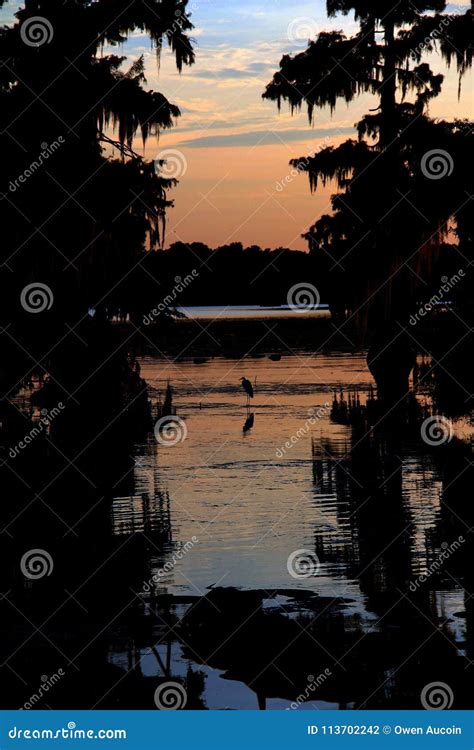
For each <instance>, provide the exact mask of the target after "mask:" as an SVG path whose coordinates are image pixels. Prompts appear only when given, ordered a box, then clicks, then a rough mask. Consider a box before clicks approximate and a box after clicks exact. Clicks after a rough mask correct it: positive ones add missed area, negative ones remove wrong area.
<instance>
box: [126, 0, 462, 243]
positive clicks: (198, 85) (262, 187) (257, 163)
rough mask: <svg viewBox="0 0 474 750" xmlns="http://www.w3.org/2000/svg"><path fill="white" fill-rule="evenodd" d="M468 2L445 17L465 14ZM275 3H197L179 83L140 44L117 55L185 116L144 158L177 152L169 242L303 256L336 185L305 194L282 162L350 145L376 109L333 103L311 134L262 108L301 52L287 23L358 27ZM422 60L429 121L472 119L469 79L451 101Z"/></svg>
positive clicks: (449, 84)
mask: <svg viewBox="0 0 474 750" xmlns="http://www.w3.org/2000/svg"><path fill="white" fill-rule="evenodd" d="M467 4H468V3H467V0H464V1H463V2H462V3H457V4H456V6H455V8H453V7H451V8H450V9H451V10H456V11H458V12H461V11H462V9H463V8H464V7H466V6H467ZM191 5H193V4H191ZM283 5H284V6H285V7H282V6H281V5H278V6H276V5H275V2H274V0H261V2H260V3H255V2H253V0H245V1H244V2H240V3H236V2H234V0H227V2H226V3H224V2H216V0H212V2H211V0H200V2H198V3H195V4H194V7H195V10H194V11H193V21H194V23H195V25H196V31H195V33H194V36H195V37H196V42H197V49H196V64H195V65H194V66H193V67H192V68H190V69H186V70H184V71H183V73H182V75H181V76H180V75H178V74H177V72H176V70H175V68H174V64H173V61H172V59H171V57H170V56H169V55H168V54H167V53H164V56H163V60H162V64H161V69H160V73H159V76H158V72H157V67H156V60H155V59H154V52H153V51H152V50H150V48H149V45H148V43H147V42H146V41H145V39H144V38H141V37H140V35H138V36H137V38H135V39H133V40H132V42H131V43H129V45H127V47H130V49H128V48H127V49H125V50H124V52H125V53H127V54H128V55H130V56H132V54H133V55H135V54H137V53H143V54H144V55H145V58H146V66H147V78H148V85H149V86H150V87H151V88H153V89H155V90H156V89H159V90H161V91H163V93H165V94H166V95H167V96H168V98H170V99H171V100H172V101H173V102H175V103H177V104H178V105H179V106H180V108H181V110H182V116H181V118H180V119H179V122H178V127H177V128H175V129H173V130H170V131H166V132H165V133H163V134H162V137H161V139H160V142H159V144H158V145H157V144H156V142H154V139H151V140H150V141H149V143H148V144H147V148H146V155H147V157H148V158H155V157H156V156H157V155H158V154H160V153H161V152H162V151H163V150H164V149H173V150H178V152H179V155H178V159H179V160H180V165H179V166H180V168H182V166H183V164H185V166H186V171H185V173H183V174H182V175H181V178H180V184H179V186H178V187H177V188H176V189H175V190H174V191H173V193H172V197H173V198H174V200H175V208H174V209H172V210H171V211H170V212H169V216H168V243H170V242H173V241H175V240H178V239H179V240H184V241H187V242H190V241H193V240H196V241H202V242H206V243H208V244H209V245H210V246H216V245H218V244H224V243H226V242H232V241H241V242H242V243H244V244H248V245H250V244H258V245H261V246H263V247H278V246H288V247H291V248H298V249H306V246H305V242H304V240H303V239H302V238H301V233H302V232H304V231H305V230H306V229H307V228H308V226H310V225H311V224H312V223H313V222H314V221H315V219H317V218H318V217H319V216H320V215H321V213H324V212H328V211H329V210H330V205H329V198H330V195H331V192H333V191H334V186H328V187H327V188H326V189H318V193H317V194H316V195H313V196H311V194H310V192H309V186H308V180H307V177H306V175H298V176H295V177H292V176H291V167H290V166H289V165H288V162H289V159H291V158H293V157H298V156H303V155H305V154H307V153H309V152H310V151H311V150H314V149H315V148H318V147H324V145H326V144H334V145H337V144H338V143H340V142H341V141H342V140H345V139H346V138H348V137H351V136H352V137H355V131H354V123H355V122H356V121H357V120H358V119H360V117H361V116H362V114H363V113H364V112H366V111H367V109H368V108H369V107H372V106H374V101H375V100H374V99H372V98H371V97H370V96H365V95H364V96H363V97H360V98H359V99H358V100H356V101H355V102H353V103H352V104H350V105H349V106H348V105H346V104H345V103H344V102H342V103H339V104H338V106H337V107H336V110H335V112H334V113H333V114H332V116H331V114H330V112H329V111H318V112H317V113H316V122H315V126H314V128H311V127H310V126H309V125H308V121H307V118H306V114H305V113H304V112H302V113H300V114H297V115H295V116H294V117H291V115H290V113H289V112H288V111H287V109H286V108H285V105H283V110H282V112H281V113H280V114H279V113H278V110H277V107H276V105H275V104H273V103H271V102H267V101H263V100H262V98H261V94H262V91H263V90H264V87H265V84H266V83H267V82H268V81H269V80H270V79H271V76H272V73H273V72H274V71H275V70H277V68H278V61H279V59H280V57H281V55H282V53H286V52H290V51H293V52H299V51H300V50H301V49H302V48H303V46H305V45H304V41H302V40H298V39H295V38H293V37H292V31H291V29H293V28H294V24H295V20H296V22H297V23H301V22H302V21H304V23H303V27H304V28H306V26H307V25H308V24H309V25H310V29H311V30H312V31H314V32H315V33H317V32H318V31H320V30H322V29H323V28H324V29H331V28H341V27H344V29H345V30H346V31H347V32H348V33H350V32H351V31H352V30H354V29H355V28H356V27H355V25H354V24H353V22H351V20H350V19H347V18H337V19H331V21H328V20H327V19H326V15H325V10H324V9H325V2H324V1H323V0H312V1H311V2H299V1H298V2H293V3H285V4H283ZM224 7H225V13H224V12H223V9H224ZM305 24H306V26H305ZM429 61H430V63H431V64H432V67H433V69H434V70H435V71H436V72H443V73H445V74H446V76H447V77H446V80H445V83H444V87H443V93H442V95H441V96H440V97H438V99H435V100H434V101H433V102H432V105H431V114H432V116H434V117H446V118H450V119H452V118H454V117H468V116H471V117H472V101H473V99H472V76H471V75H470V74H468V75H467V76H466V77H465V79H464V82H463V96H462V99H461V102H459V101H458V99H457V85H458V81H457V74H456V71H455V70H452V71H447V70H446V69H445V68H444V65H443V62H442V61H441V59H439V58H437V57H436V56H431V59H430V60H429ZM285 178H286V179H285ZM282 181H283V183H282ZM282 184H283V187H282Z"/></svg>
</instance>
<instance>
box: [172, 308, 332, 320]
mask: <svg viewBox="0 0 474 750" xmlns="http://www.w3.org/2000/svg"><path fill="white" fill-rule="evenodd" d="M178 311H179V312H181V313H183V315H185V316H186V317H187V318H192V319H193V320H238V319H242V318H244V319H251V320H255V319H257V320H258V319H262V318H298V317H300V318H301V317H306V318H329V317H330V312H329V308H328V305H324V304H319V305H318V306H317V308H315V309H306V308H305V307H304V306H303V307H301V308H300V309H295V307H289V306H288V305H279V306H276V307H265V306H262V305H228V306H226V307H225V306H223V305H220V306H219V305H215V306H212V305H210V306H207V307H204V306H201V307H198V306H196V307H178Z"/></svg>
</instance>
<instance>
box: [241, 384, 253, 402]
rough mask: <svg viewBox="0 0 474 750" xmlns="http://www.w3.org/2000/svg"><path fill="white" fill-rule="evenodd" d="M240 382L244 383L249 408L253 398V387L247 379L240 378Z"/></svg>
mask: <svg viewBox="0 0 474 750" xmlns="http://www.w3.org/2000/svg"><path fill="white" fill-rule="evenodd" d="M240 382H241V383H242V388H243V389H244V391H245V393H246V394H247V406H249V404H250V399H251V398H253V385H252V383H251V382H250V380H248V379H247V378H240Z"/></svg>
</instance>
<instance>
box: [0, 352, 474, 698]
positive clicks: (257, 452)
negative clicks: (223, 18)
mask: <svg viewBox="0 0 474 750" xmlns="http://www.w3.org/2000/svg"><path fill="white" fill-rule="evenodd" d="M304 362H305V365H306V366H303V365H302V362H298V365H299V366H301V371H298V367H295V362H294V361H293V362H288V360H286V361H285V360H282V361H281V362H278V363H271V364H269V363H268V362H261V361H260V360H258V361H256V362H255V363H253V365H252V366H253V367H254V368H255V369H256V370H258V381H257V382H258V383H259V387H258V389H257V393H256V397H255V402H254V405H253V413H254V414H255V415H256V417H257V418H256V419H255V423H254V427H253V429H252V430H248V431H247V433H246V434H245V436H244V435H243V434H242V404H241V400H242V399H241V393H240V391H239V386H238V379H236V377H235V373H233V374H232V375H230V374H229V372H228V370H229V368H232V367H233V366H234V364H233V363H229V362H225V361H218V362H216V363H213V365H212V366H211V365H208V366H206V368H202V367H198V366H197V365H194V364H193V363H189V364H183V366H182V367H181V368H180V380H178V382H176V377H175V382H174V388H175V399H176V405H177V409H178V410H179V411H178V413H180V415H182V418H183V419H185V420H186V424H187V426H188V438H187V440H186V441H185V442H184V443H183V444H180V445H177V446H173V447H164V446H161V445H158V446H157V445H156V444H155V443H153V442H151V441H150V443H149V444H146V445H139V446H135V447H134V448H133V457H130V456H129V457H128V459H125V458H122V459H121V460H120V461H117V467H116V479H115V482H114V483H113V484H114V485H115V486H111V487H109V489H108V490H107V491H105V492H104V489H106V488H107V485H106V483H105V482H104V484H103V485H99V487H97V486H96V487H94V486H93V485H91V482H90V481H89V478H88V475H87V473H86V467H84V466H81V472H82V473H86V476H81V473H80V472H78V471H77V470H76V469H75V468H74V467H73V466H66V467H65V470H64V473H63V474H62V476H61V478H60V479H59V480H58V481H57V483H54V484H52V485H51V486H48V482H50V475H51V473H52V471H53V470H52V468H51V467H50V466H48V465H46V463H45V462H44V457H43V456H42V454H41V451H40V452H39V455H38V460H37V461H36V462H32V461H31V460H30V462H29V464H28V466H29V468H28V472H29V473H28V475H26V474H25V475H22V478H23V479H25V481H26V477H27V478H28V484H29V485H30V487H26V486H25V485H24V483H23V482H22V481H21V480H20V479H19V478H18V476H16V474H19V473H20V464H18V465H15V467H13V468H15V470H16V474H15V472H12V471H10V470H9V469H8V467H4V468H3V480H4V481H3V487H4V489H5V492H6V496H7V497H12V498H15V503H14V504H13V503H7V504H4V506H3V507H2V521H3V523H2V526H3V528H4V540H5V541H4V544H3V546H2V551H1V555H2V563H3V565H2V588H1V590H2V593H4V594H5V596H4V598H3V599H2V600H1V602H0V609H1V615H2V622H3V623H4V629H5V637H4V638H3V639H2V641H1V642H0V650H1V654H0V656H1V660H2V663H3V667H2V673H3V678H4V681H5V683H6V684H7V687H8V691H7V694H8V699H7V703H8V705H11V706H12V707H14V708H17V707H20V706H21V705H23V703H24V702H25V701H27V700H28V698H29V697H30V696H31V695H32V694H33V693H35V692H36V691H37V687H38V685H39V684H40V678H41V676H42V675H50V674H51V673H52V672H54V671H56V670H57V668H58V667H59V666H63V667H64V670H65V677H64V678H63V681H62V682H61V686H60V688H59V686H58V689H55V690H52V691H50V692H49V693H48V695H47V696H43V697H42V699H41V701H39V703H38V705H37V706H36V707H38V708H46V707H49V706H51V707H68V706H76V707H79V706H83V707H87V708H91V707H94V706H95V707H102V708H119V707H121V708H137V707H141V708H150V709H152V708H155V707H156V705H155V702H154V695H155V691H156V689H157V687H158V686H159V685H160V684H162V683H165V682H166V681H170V680H172V681H176V682H178V683H179V684H181V685H182V686H183V687H184V688H185V690H186V693H187V696H188V700H187V704H186V708H212V709H214V708H220V709H225V708H254V709H257V708H261V709H263V708H275V709H283V708H298V710H304V709H305V708H312V707H323V706H324V707H333V708H360V707H372V708H387V707H393V708H395V707H398V708H402V707H404V708H418V707H419V706H420V693H421V690H422V689H423V687H424V686H425V685H426V684H428V683H429V682H435V681H437V682H439V681H442V682H445V683H446V684H447V685H449V686H450V689H451V690H452V691H453V695H454V704H453V707H456V708H468V707H472V706H471V705H470V703H471V701H472V699H471V697H470V696H471V691H470V689H469V683H470V677H471V669H472V666H471V662H470V660H472V659H473V647H472V624H473V604H472V602H473V598H472V596H471V594H470V591H472V584H473V581H472V576H473V574H472V566H471V565H470V562H469V561H470V558H471V556H472V535H471V531H470V528H471V527H472V509H471V507H470V504H469V498H470V494H471V487H472V481H473V469H472V464H471V462H472V449H471V445H470V444H469V443H466V442H463V441H460V440H458V439H456V438H455V439H453V440H452V441H451V442H450V443H448V444H446V445H443V446H441V447H440V448H432V447H430V446H428V445H426V444H425V443H424V442H423V441H422V440H421V438H420V434H419V426H420V421H421V420H422V419H424V417H425V415H426V411H425V410H426V408H427V404H426V402H425V401H423V399H419V400H418V402H417V403H416V404H415V403H413V404H411V406H410V408H409V409H408V410H407V411H406V412H405V416H404V421H403V422H400V421H396V422H393V423H392V424H391V425H390V426H388V425H387V424H386V423H384V422H383V421H382V422H380V423H379V419H378V416H379V415H378V412H377V402H376V398H375V396H374V394H373V393H372V392H371V388H370V383H369V382H368V381H367V380H365V381H364V378H365V371H364V370H363V364H362V358H360V359H357V358H355V357H354V356H351V357H325V358H323V357H321V358H318V359H313V360H311V361H309V362H307V361H306V360H304ZM359 365H360V370H361V374H360V381H361V382H359V383H358V385H357V391H354V388H353V380H354V373H357V370H358V367H359ZM147 369H148V374H145V376H146V377H148V379H150V380H151V379H152V376H153V373H154V372H155V371H157V370H159V371H160V375H161V377H162V380H163V382H166V378H167V374H166V373H163V372H162V370H163V364H162V363H157V362H150V361H149V362H145V363H144V366H143V368H142V372H145V373H146V371H147ZM291 373H292V375H291ZM291 378H293V379H291ZM234 382H237V385H235V386H230V385H229V383H234ZM349 385H350V386H351V388H348V386H349ZM341 387H342V388H343V392H342V394H341V390H340V389H341ZM334 391H336V402H337V404H338V405H340V404H341V403H342V407H341V408H339V406H337V408H336V409H335V408H334V404H333V409H332V414H330V413H329V412H327V413H325V416H323V417H321V419H320V420H318V421H317V422H316V423H314V424H312V425H311V427H312V429H311V430H309V431H306V429H303V428H302V424H303V425H304V424H306V422H305V420H307V415H308V410H309V409H314V408H315V407H319V406H321V404H323V403H325V402H326V401H327V399H328V397H329V398H330V400H331V399H332V398H333V396H332V394H333V392H334ZM298 430H302V432H300V437H299V438H298V440H297V441H295V442H291V435H294V434H295V435H296V434H297V431H298ZM289 438H290V445H291V448H286V449H285V448H284V446H285V444H286V441H288V440H289ZM281 447H283V448H284V451H285V452H284V451H283V450H281ZM279 448H280V453H279V454H277V449H279ZM20 460H21V459H20ZM17 466H18V468H16V467H17ZM95 472H97V466H96V467H95ZM109 472H110V465H109V464H108V465H107V474H108V475H109ZM95 476H96V475H95V474H94V477H95ZM38 498H39V499H38ZM61 519H65V521H64V520H61ZM193 539H196V541H195V542H194V541H193V542H192V544H190V541H191V540H193ZM460 539H462V541H459V540H460ZM455 542H457V543H456V544H455ZM34 548H43V549H46V550H47V551H48V552H49V553H50V554H51V556H52V558H53V560H54V570H53V572H52V574H51V575H50V576H46V577H45V578H42V579H41V580H38V581H31V580H25V578H24V576H22V575H21V572H20V564H19V563H20V558H21V556H22V554H23V553H24V551H25V550H29V549H34ZM298 549H306V550H309V551H311V552H312V553H314V554H316V555H317V557H318V558H319V561H320V568H319V570H318V572H317V575H315V576H313V577H308V578H293V577H291V576H290V575H289V572H288V569H287V565H286V563H287V558H288V555H289V554H290V553H291V552H293V551H294V550H298Z"/></svg>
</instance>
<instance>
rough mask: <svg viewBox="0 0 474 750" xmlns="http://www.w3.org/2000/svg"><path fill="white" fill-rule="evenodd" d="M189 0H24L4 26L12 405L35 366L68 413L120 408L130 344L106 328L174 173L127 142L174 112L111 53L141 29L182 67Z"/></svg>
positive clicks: (158, 235)
mask: <svg viewBox="0 0 474 750" xmlns="http://www.w3.org/2000/svg"><path fill="white" fill-rule="evenodd" d="M0 5H3V1H2V2H1V3H0ZM186 6H187V0H162V1H160V2H158V0H150V2H147V3H142V2H138V1H134V2H129V0H113V2H111V1H110V0H98V1H97V0H95V1H94V2H92V0H48V2H41V0H26V2H25V3H24V7H23V8H22V9H20V10H19V11H18V12H17V13H16V19H17V21H16V23H15V24H14V25H12V26H9V27H3V28H2V29H1V30H0V58H1V61H2V65H1V67H0V123H1V127H0V130H1V132H2V136H1V145H2V154H3V157H2V162H3V163H2V177H3V190H2V193H3V200H2V201H0V221H1V224H2V232H3V242H2V250H1V263H2V266H1V276H2V279H1V280H2V289H4V290H5V293H4V295H3V298H2V302H1V318H2V329H3V330H4V334H3V337H2V338H3V341H2V350H3V356H2V369H1V376H0V384H1V391H2V393H1V395H2V396H6V399H7V401H6V402H5V401H4V402H3V405H2V408H3V409H6V410H7V412H8V413H10V412H9V411H8V403H7V402H8V398H9V397H10V396H11V395H12V394H13V393H14V392H15V390H16V389H18V387H19V386H20V385H21V384H23V383H24V382H25V380H27V379H28V378H29V376H30V374H31V373H32V372H34V371H38V370H39V371H40V372H41V371H42V372H47V373H48V377H49V381H48V389H47V393H46V392H45V394H44V398H45V399H46V400H47V402H48V403H52V402H57V400H59V398H60V397H63V400H64V397H65V398H68V400H69V402H70V409H69V410H68V414H70V415H71V419H72V420H74V419H75V418H77V417H78V414H80V415H81V416H82V415H84V414H87V419H90V420H91V421H92V422H94V421H95V420H96V418H97V419H98V420H99V422H100V421H104V423H105V422H107V420H110V415H111V413H115V412H118V411H119V410H120V405H121V403H122V402H123V398H124V391H125V390H126V388H127V383H126V382H125V383H124V378H125V380H126V379H127V378H126V377H125V373H126V372H127V366H126V363H125V364H124V357H125V356H126V355H127V348H123V347H122V348H120V346H119V344H120V342H118V341H117V339H116V337H114V335H113V334H112V333H111V331H110V330H107V331H106V330H105V328H106V313H107V307H108V306H110V305H112V304H113V299H114V294H115V295H116V294H117V290H118V289H120V288H121V286H122V285H124V284H125V283H126V279H127V276H128V275H129V274H130V273H131V270H132V269H133V268H134V266H136V265H139V264H140V263H141V262H142V260H143V258H144V250H145V248H146V247H148V246H149V247H155V246H156V245H157V244H160V243H161V242H162V239H163V232H164V221H165V212H166V209H167V207H168V206H169V205H170V201H169V200H168V198H167V190H168V189H169V188H170V187H171V186H172V185H173V183H174V181H173V180H169V179H166V178H165V177H164V176H163V173H162V171H161V169H160V166H163V165H162V164H161V163H160V162H157V163H156V165H155V164H154V163H153V162H149V161H146V160H145V159H144V158H143V157H141V156H140V155H139V154H138V153H136V151H135V150H134V146H133V144H134V139H135V137H136V136H137V135H140V136H141V138H142V141H143V144H145V142H146V141H147V139H148V138H149V137H150V136H155V137H158V136H159V134H160V132H161V130H163V129H165V128H170V127H172V125H173V123H174V122H175V120H176V118H177V117H178V116H179V114H180V112H179V109H178V107H177V106H176V105H174V104H172V103H171V102H170V101H168V99H167V98H166V97H165V96H164V95H163V94H162V93H159V92H155V91H150V90H147V89H146V88H145V87H144V85H145V84H146V79H145V68H144V59H143V57H139V58H138V59H137V60H135V61H134V62H133V63H132V64H128V65H127V64H126V58H125V57H123V56H117V55H116V54H112V51H114V49H115V48H117V47H119V46H120V45H122V44H123V43H124V42H125V41H126V40H127V39H128V38H129V37H130V35H131V34H132V33H137V32H141V33H143V34H144V35H146V36H148V37H149V38H150V40H151V42H152V45H153V47H154V48H155V50H156V55H157V62H158V63H159V58H160V54H161V51H162V47H163V45H164V44H167V45H168V46H169V47H170V49H171V52H172V54H173V55H174V58H175V61H176V65H177V68H178V70H179V71H181V69H182V67H183V66H184V65H191V64H192V63H193V61H194V53H193V49H192V42H191V40H190V38H189V35H188V34H189V32H190V30H191V29H192V23H191V19H190V16H189V13H188V12H187V10H186ZM111 50H112V51H111ZM38 284H40V285H42V288H41V289H40V294H42V295H43V297H44V298H45V306H44V309H42V311H41V314H38V312H39V309H41V308H42V304H41V299H40V298H37V300H36V309H34V310H33V311H32V309H31V308H32V307H34V306H35V302H34V299H33V298H32V300H33V304H32V305H31V304H28V297H27V298H26V304H25V293H26V292H25V290H26V291H28V289H29V287H30V285H31V286H32V288H33V291H34V288H35V287H36V288H37V286H38ZM45 287H46V289H45ZM22 294H23V297H22ZM38 308H39V309H38ZM113 373H115V374H113ZM110 378H111V381H110V382H109V386H107V385H106V381H107V379H110ZM104 394H108V395H107V398H104ZM109 394H110V397H109ZM71 396H74V398H71ZM108 402H109V403H108ZM73 404H74V406H73ZM78 404H79V405H78ZM84 409H85V410H86V411H84ZM91 413H93V416H92V415H91ZM65 415H66V410H65ZM99 416H100V418H99ZM84 419H86V417H84ZM65 420H67V417H66V416H65V417H64V421H65Z"/></svg>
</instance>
